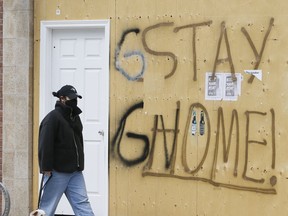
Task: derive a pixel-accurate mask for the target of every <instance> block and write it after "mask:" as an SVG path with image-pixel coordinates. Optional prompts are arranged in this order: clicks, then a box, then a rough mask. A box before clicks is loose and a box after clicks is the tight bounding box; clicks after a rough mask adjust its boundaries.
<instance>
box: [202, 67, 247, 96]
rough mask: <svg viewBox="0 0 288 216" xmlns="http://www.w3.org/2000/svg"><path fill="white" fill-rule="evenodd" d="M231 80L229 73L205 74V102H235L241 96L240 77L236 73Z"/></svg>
mask: <svg viewBox="0 0 288 216" xmlns="http://www.w3.org/2000/svg"><path fill="white" fill-rule="evenodd" d="M235 76H236V80H233V76H232V74H231V73H215V76H214V78H213V73H211V72H207V73H206V83H205V99H206V100H230V101H236V100H237V99H238V96H240V95H241V81H242V76H241V74H240V73H236V74H235Z"/></svg>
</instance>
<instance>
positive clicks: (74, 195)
mask: <svg viewBox="0 0 288 216" xmlns="http://www.w3.org/2000/svg"><path fill="white" fill-rule="evenodd" d="M48 178H49V177H48V176H44V185H45V183H46V181H47V180H48ZM63 193H65V195H66V197H67V199H68V201H69V203H70V205H71V207H72V209H73V211H74V214H75V215H76V216H94V213H93V211H92V208H91V206H90V203H89V200H88V196H87V191H86V186H85V181H84V177H83V174H82V172H74V173H61V172H56V171H53V172H52V177H51V179H50V180H49V181H48V182H47V184H46V185H45V186H44V189H43V195H42V198H41V201H40V209H42V210H44V211H45V213H46V216H54V214H55V211H56V208H57V205H58V203H59V201H60V199H61V197H62V195H63Z"/></svg>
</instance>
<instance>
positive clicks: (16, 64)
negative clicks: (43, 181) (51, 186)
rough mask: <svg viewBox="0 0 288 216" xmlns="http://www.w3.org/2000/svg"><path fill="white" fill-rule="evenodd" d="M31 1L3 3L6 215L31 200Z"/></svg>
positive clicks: (25, 210)
mask: <svg viewBox="0 0 288 216" xmlns="http://www.w3.org/2000/svg"><path fill="white" fill-rule="evenodd" d="M32 94H33V1H30V0H25V1H24V0H9V1H4V3H3V110H4V112H3V182H4V184H5V185H6V186H7V188H8V190H9V193H10V196H11V210H10V215H13V216H17V215H19V216H20V215H21V216H22V215H28V213H29V208H31V203H32V193H31V190H32V132H33V131H32V122H33V116H32V108H33V103H32V101H33V98H32Z"/></svg>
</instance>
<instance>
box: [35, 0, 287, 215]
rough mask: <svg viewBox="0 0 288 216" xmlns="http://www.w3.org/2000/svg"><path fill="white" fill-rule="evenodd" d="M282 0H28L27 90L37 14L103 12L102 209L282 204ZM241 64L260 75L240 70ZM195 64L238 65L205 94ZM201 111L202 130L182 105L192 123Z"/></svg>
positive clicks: (189, 211) (260, 209) (236, 208)
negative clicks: (31, 11) (227, 94)
mask: <svg viewBox="0 0 288 216" xmlns="http://www.w3.org/2000/svg"><path fill="white" fill-rule="evenodd" d="M287 9H288V4H287V3H286V2H285V1H283V0H276V1H274V2H273V3H268V2H267V1H266V2H263V1H261V0H256V1H246V0H245V1H224V0H221V1H190V0H182V1H180V0H178V1H175V0H168V1H167V0H166V1H164V0H157V1H155V0H147V1H131V0H126V1H112V0H105V1H104V0H103V1H92V0H83V1H75V2H74V1H73V3H72V2H71V1H70V0H63V1H56V0H49V1H47V0H41V1H35V34H34V36H35V41H34V42H35V70H34V75H35V80H36V81H35V90H36V93H35V94H37V79H39V37H40V36H39V35H40V30H39V28H40V21H41V20H63V19H68V20H70V19H71V20H77V19H110V20H111V38H110V43H111V44H110V45H111V48H110V53H111V55H110V62H111V63H110V141H111V142H110V144H109V145H110V150H111V151H110V161H109V164H110V173H109V174H110V175H109V179H110V183H109V186H110V189H109V190H110V200H109V205H110V207H109V211H110V215H111V216H117V215H118V216H123V215H127V216H129V215H139V216H142V215H143V216H144V215H171V216H174V215H181V216H188V215H189V216H191V215H209V216H215V215H221V216H223V215H227V216H228V215H229V216H230V215H233V216H237V215H239V216H240V215H267V216H268V215H285V214H286V212H287V202H288V198H287V192H288V189H287V188H288V187H287V186H288V182H287V178H288V173H287V162H288V159H287V156H286V155H287V152H288V146H287V145H286V140H287V138H288V137H287V131H286V127H287V124H286V119H287V102H286V101H287V97H288V94H287V90H286V86H287V82H288V74H287V67H288V60H287V57H286V52H287V51H286V47H287V45H288V39H287V36H288V31H287V28H286V21H287V15H286V11H287ZM57 12H58V14H57ZM59 12H60V13H59ZM252 69H259V70H261V72H262V79H258V78H251V76H250V75H248V74H246V73H244V70H252ZM206 72H222V73H224V74H232V75H234V74H240V76H239V77H238V80H239V79H240V80H239V82H238V86H240V85H241V91H240V92H241V95H239V96H238V97H235V100H233V101H229V100H225V99H223V98H222V99H219V100H207V97H205V90H206V89H207V87H206V86H205V81H206V78H205V74H206ZM220 87H222V88H224V87H225V85H224V84H223V85H221V86H220ZM38 90H39V89H38ZM142 102H143V103H142ZM36 104H37V103H36ZM35 108H36V110H37V107H35ZM202 110H203V111H204V119H205V133H204V135H200V134H199V131H198V132H197V133H196V135H192V134H191V123H190V122H191V119H192V117H191V113H192V111H196V113H197V118H198V120H197V121H198V125H199V116H200V112H201V111H202ZM122 132H123V136H122ZM127 132H130V133H128V134H127ZM126 135H128V136H126Z"/></svg>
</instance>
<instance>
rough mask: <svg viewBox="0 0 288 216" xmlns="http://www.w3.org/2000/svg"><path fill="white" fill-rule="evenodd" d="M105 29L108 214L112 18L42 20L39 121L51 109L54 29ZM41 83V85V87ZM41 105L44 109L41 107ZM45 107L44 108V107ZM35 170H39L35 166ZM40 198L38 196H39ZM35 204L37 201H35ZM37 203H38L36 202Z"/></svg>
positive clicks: (35, 181)
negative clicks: (49, 98) (49, 99)
mask: <svg viewBox="0 0 288 216" xmlns="http://www.w3.org/2000/svg"><path fill="white" fill-rule="evenodd" d="M99 28H101V29H104V34H105V37H104V38H105V39H104V40H105V41H104V42H103V43H104V50H103V53H104V54H103V56H104V64H103V65H104V68H103V70H104V71H105V72H104V73H103V74H104V75H105V76H107V77H106V78H105V79H106V80H107V82H108V83H107V85H106V86H105V88H106V89H105V90H104V91H103V93H105V94H106V95H104V97H105V98H107V100H106V103H107V104H106V107H107V112H106V113H105V114H107V116H106V119H107V125H106V126H105V127H106V128H105V130H104V131H106V134H107V135H106V136H104V143H105V155H104V157H105V162H106V164H105V167H106V169H105V172H106V173H105V176H103V178H105V183H106V185H105V195H106V196H107V197H105V199H106V202H105V206H104V208H105V212H106V215H105V216H108V212H109V209H108V208H109V177H108V176H109V174H108V172H109V169H108V165H109V164H108V163H109V157H108V152H109V151H108V146H109V143H108V136H109V54H110V49H109V48H110V20H53V21H41V24H40V57H39V58H40V72H39V87H38V89H39V104H38V107H39V109H38V110H39V113H38V117H39V123H38V124H40V121H41V119H43V117H44V116H45V115H46V114H47V113H48V112H49V111H50V110H46V109H49V107H50V106H49V104H48V100H43V98H48V97H51V92H50V91H48V89H51V86H47V85H48V84H49V83H50V84H51V76H50V74H51V64H49V63H50V62H51V58H52V53H51V49H49V47H51V46H52V35H53V30H54V29H61V30H66V29H99ZM40 84H41V87H40ZM40 107H41V108H42V109H40ZM43 108H44V109H43ZM34 146H35V148H34V152H33V155H34V156H35V157H36V156H37V152H38V145H37V144H36V141H34ZM33 161H34V163H33V166H38V163H35V161H37V160H36V159H34V160H33ZM33 170H38V169H35V168H33ZM38 176H39V175H38V174H37V173H35V172H34V179H33V182H34V183H33V188H34V189H33V191H34V190H36V189H35V188H38V182H39V181H38ZM37 190H38V189H37ZM36 194H37V193H35V192H33V195H34V196H35V195H36ZM37 198H38V197H37ZM34 200H36V197H35V198H33V201H34ZM33 204H34V205H35V201H34V202H33ZM36 205H37V204H36Z"/></svg>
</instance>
